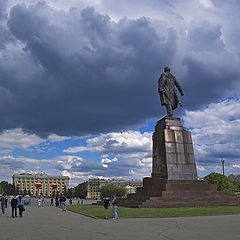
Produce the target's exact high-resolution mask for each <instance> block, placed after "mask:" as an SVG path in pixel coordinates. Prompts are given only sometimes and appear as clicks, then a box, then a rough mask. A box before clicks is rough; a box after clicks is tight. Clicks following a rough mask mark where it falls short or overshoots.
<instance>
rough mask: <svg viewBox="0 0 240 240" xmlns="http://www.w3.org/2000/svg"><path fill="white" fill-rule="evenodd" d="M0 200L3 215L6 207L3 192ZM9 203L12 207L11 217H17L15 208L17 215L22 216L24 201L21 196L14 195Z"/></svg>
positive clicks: (5, 198) (6, 200)
mask: <svg viewBox="0 0 240 240" xmlns="http://www.w3.org/2000/svg"><path fill="white" fill-rule="evenodd" d="M0 201H1V209H2V215H3V216H4V215H5V213H6V208H7V203H8V199H7V197H6V196H5V194H3V195H2V197H1V199H0ZM10 203H11V207H12V218H14V217H17V209H18V211H19V217H22V216H23V212H24V211H25V207H24V201H23V199H22V196H19V197H18V199H17V197H16V196H15V195H14V196H13V198H12V199H11V202H10Z"/></svg>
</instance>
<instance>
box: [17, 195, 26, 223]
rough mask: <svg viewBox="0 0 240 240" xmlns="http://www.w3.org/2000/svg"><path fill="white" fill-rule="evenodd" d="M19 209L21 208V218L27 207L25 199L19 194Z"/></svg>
mask: <svg viewBox="0 0 240 240" xmlns="http://www.w3.org/2000/svg"><path fill="white" fill-rule="evenodd" d="M17 205H18V210H19V216H20V218H21V217H22V214H23V211H25V208H24V201H23V199H22V196H19V197H18V203H17Z"/></svg>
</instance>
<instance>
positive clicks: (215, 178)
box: [204, 172, 237, 192]
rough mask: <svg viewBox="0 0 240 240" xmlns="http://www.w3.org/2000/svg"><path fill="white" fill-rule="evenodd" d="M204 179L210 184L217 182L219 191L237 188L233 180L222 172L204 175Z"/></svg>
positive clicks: (233, 190)
mask: <svg viewBox="0 0 240 240" xmlns="http://www.w3.org/2000/svg"><path fill="white" fill-rule="evenodd" d="M204 180H207V181H208V183H209V184H217V187H218V188H217V190H218V191H232V192H235V191H236V190H237V188H236V186H235V185H234V184H233V182H232V181H231V180H230V179H229V178H228V177H227V176H224V175H222V174H220V173H215V172H213V173H210V174H209V175H207V176H205V177H204Z"/></svg>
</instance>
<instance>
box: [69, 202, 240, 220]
mask: <svg viewBox="0 0 240 240" xmlns="http://www.w3.org/2000/svg"><path fill="white" fill-rule="evenodd" d="M67 210H69V211H72V212H76V213H80V214H84V215H88V216H91V217H96V218H104V207H103V206H99V205H72V206H67ZM117 212H118V215H119V217H120V218H136V217H179V216H204V215H205V216H206V215H227V214H240V206H239V207H232V206H221V207H182V208H125V207H118V208H117ZM108 217H109V218H113V209H112V208H109V209H108Z"/></svg>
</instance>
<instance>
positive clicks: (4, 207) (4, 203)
mask: <svg viewBox="0 0 240 240" xmlns="http://www.w3.org/2000/svg"><path fill="white" fill-rule="evenodd" d="M0 201H1V207H2V215H5V209H6V207H7V198H6V196H5V194H3V195H2V198H1V199H0Z"/></svg>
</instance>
